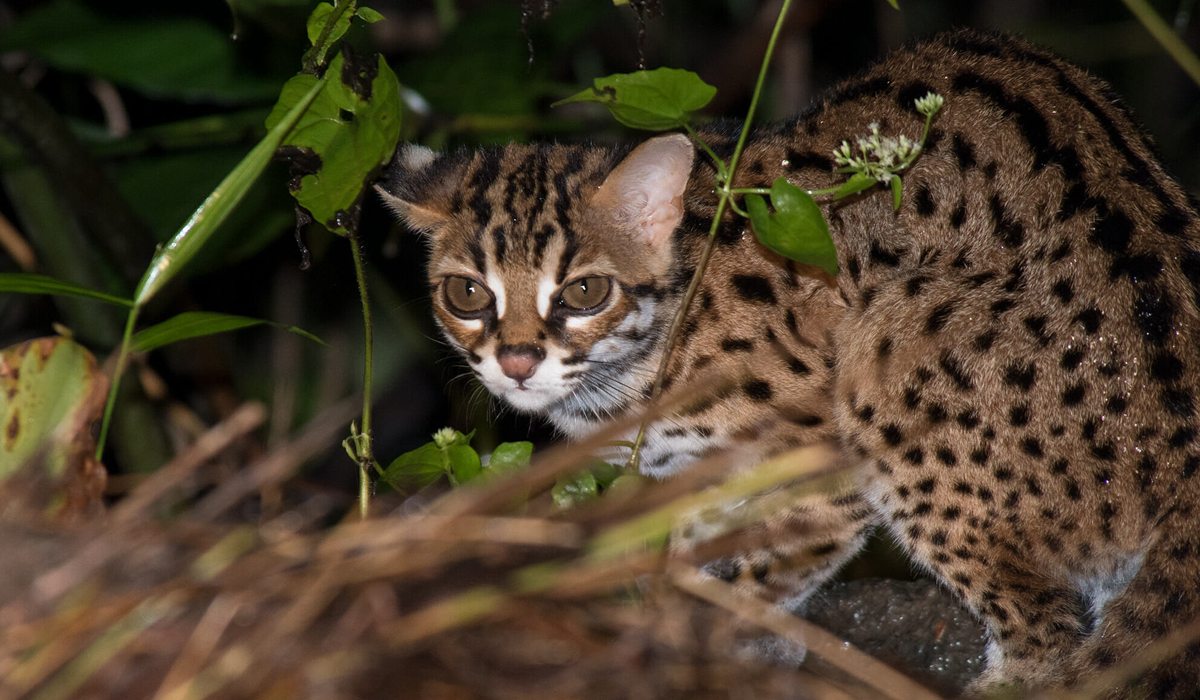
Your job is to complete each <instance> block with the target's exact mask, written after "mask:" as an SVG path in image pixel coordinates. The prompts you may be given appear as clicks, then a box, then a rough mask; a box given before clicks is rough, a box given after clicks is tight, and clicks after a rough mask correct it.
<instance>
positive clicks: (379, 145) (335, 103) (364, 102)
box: [267, 53, 401, 236]
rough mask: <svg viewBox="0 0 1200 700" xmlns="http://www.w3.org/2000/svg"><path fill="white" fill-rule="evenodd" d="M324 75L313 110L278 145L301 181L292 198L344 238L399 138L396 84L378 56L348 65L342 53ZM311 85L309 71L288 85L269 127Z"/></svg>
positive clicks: (386, 66)
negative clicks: (368, 185) (374, 175)
mask: <svg viewBox="0 0 1200 700" xmlns="http://www.w3.org/2000/svg"><path fill="white" fill-rule="evenodd" d="M325 76H326V77H325V78H324V79H323V80H324V81H325V82H324V86H323V88H322V89H321V91H320V94H319V95H318V96H317V98H316V99H315V100H314V101H313V103H312V108H311V109H310V110H308V111H307V112H306V113H305V114H304V116H303V117H302V118H301V119H300V120H299V122H298V123H297V124H296V126H295V129H293V130H292V131H291V132H290V133H289V134H288V136H287V139H286V141H285V142H284V144H283V145H284V146H286V147H288V148H287V149H285V154H287V155H288V156H289V157H290V158H291V159H292V165H293V172H294V173H295V174H297V175H301V176H302V177H300V180H299V182H300V185H299V188H298V189H295V190H294V191H293V192H292V196H293V197H295V198H296V201H297V202H298V203H299V204H300V206H302V207H304V208H305V209H307V210H308V211H309V213H311V214H312V216H313V219H315V220H316V221H318V222H320V223H321V224H322V225H324V226H325V228H327V229H329V230H330V231H332V232H334V233H336V234H339V235H342V236H345V235H349V233H350V229H349V228H348V227H350V226H352V225H353V223H354V221H355V220H356V217H355V216H353V215H352V214H351V212H353V211H355V209H356V207H357V206H358V203H359V200H360V198H361V196H362V193H363V189H364V188H365V186H366V182H367V181H368V179H369V178H370V176H371V174H372V173H373V172H374V171H375V170H376V169H377V168H379V167H381V166H383V165H384V164H386V163H387V162H388V161H389V160H391V157H392V154H393V152H394V151H395V150H396V143H397V142H398V141H399V139H400V115H401V106H400V83H399V82H398V81H397V80H396V76H395V74H394V73H392V70H391V69H390V68H389V67H388V65H387V62H386V61H384V60H383V58H382V57H377V58H375V59H369V58H364V59H361V60H360V61H359V62H358V63H357V64H355V65H353V66H347V65H346V62H345V57H344V55H343V54H341V53H339V54H338V55H337V56H336V57H335V58H334V59H333V61H332V62H331V63H330V64H329V69H328V70H327V71H326V73H325ZM347 80H349V81H350V82H349V83H347V82H346V81H347ZM316 83H317V79H316V78H315V77H314V76H312V75H308V74H300V75H297V76H295V77H293V78H292V79H291V80H289V81H288V82H287V84H286V85H284V87H283V91H282V92H281V93H280V96H279V101H278V102H277V103H276V105H275V108H274V109H273V110H271V114H270V116H268V117H267V126H268V128H271V127H272V126H273V125H275V124H277V123H278V122H279V120H280V119H282V118H283V115H284V114H285V113H286V112H287V111H288V109H289V108H290V107H291V105H292V103H293V102H294V100H295V99H296V96H297V95H301V94H308V92H309V91H311V90H312V89H315V85H316ZM297 168H298V170H297Z"/></svg>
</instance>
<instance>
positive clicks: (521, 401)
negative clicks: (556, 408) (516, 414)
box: [493, 388, 562, 413]
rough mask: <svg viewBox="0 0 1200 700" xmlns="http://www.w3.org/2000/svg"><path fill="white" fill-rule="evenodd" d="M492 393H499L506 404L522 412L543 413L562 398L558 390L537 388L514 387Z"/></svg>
mask: <svg viewBox="0 0 1200 700" xmlns="http://www.w3.org/2000/svg"><path fill="white" fill-rule="evenodd" d="M493 393H497V394H499V395H500V397H501V398H503V399H504V401H505V402H506V403H508V405H510V406H512V407H513V408H515V409H517V410H518V411H520V412H522V413H545V412H546V410H547V409H548V408H550V407H551V406H553V405H554V403H555V402H557V401H558V400H559V399H561V398H562V396H561V395H560V394H559V392H552V391H547V390H545V389H537V388H526V389H516V388H514V389H508V390H507V391H504V392H493Z"/></svg>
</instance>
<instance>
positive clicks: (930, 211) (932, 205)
mask: <svg viewBox="0 0 1200 700" xmlns="http://www.w3.org/2000/svg"><path fill="white" fill-rule="evenodd" d="M913 200H914V201H915V202H916V204H917V214H919V215H920V216H922V217H926V218H928V217H930V216H933V215H934V213H935V212H936V211H937V202H935V201H933V195H932V194H930V193H929V188H928V187H926V186H925V185H923V184H922V185H921V186H919V187H918V188H917V193H916V194H915V195H914V196H913Z"/></svg>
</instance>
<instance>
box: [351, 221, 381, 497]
mask: <svg viewBox="0 0 1200 700" xmlns="http://www.w3.org/2000/svg"><path fill="white" fill-rule="evenodd" d="M349 238H350V250H351V254H352V256H353V258H354V277H355V278H356V279H357V280H358V296H359V298H360V299H361V300H362V314H363V346H364V347H363V407H362V433H360V434H352V435H351V440H354V441H355V445H354V447H355V450H354V454H355V459H356V460H357V461H358V514H359V517H361V518H362V519H363V520H366V519H367V512H368V511H369V509H370V505H371V467H372V466H374V465H375V455H374V453H373V451H372V448H371V368H372V366H373V365H374V357H373V352H372V345H373V338H374V331H373V330H372V327H371V298H370V295H369V294H368V293H367V278H366V275H365V273H364V271H363V254H362V246H361V245H359V241H358V233H357V232H356V231H354V230H351V232H350V236H349Z"/></svg>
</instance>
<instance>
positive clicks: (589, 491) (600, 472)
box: [550, 460, 636, 509]
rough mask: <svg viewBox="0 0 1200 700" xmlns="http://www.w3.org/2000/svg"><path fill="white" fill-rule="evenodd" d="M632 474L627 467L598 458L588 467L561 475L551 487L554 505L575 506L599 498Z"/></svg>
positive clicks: (562, 506) (561, 506) (564, 507)
mask: <svg viewBox="0 0 1200 700" xmlns="http://www.w3.org/2000/svg"><path fill="white" fill-rule="evenodd" d="M631 476H632V475H631V472H630V471H629V470H627V469H623V468H621V467H618V466H614V465H612V464H609V463H607V462H601V461H599V460H597V461H596V462H595V463H593V464H592V465H591V466H590V467H588V468H587V469H583V470H580V471H579V472H576V473H575V474H571V475H566V476H560V477H559V478H558V481H557V482H556V483H555V484H554V488H553V489H551V491H550V496H551V498H553V499H554V505H556V506H558V507H559V508H563V509H567V508H574V507H575V506H578V505H580V504H583V503H587V502H588V501H591V500H595V499H596V498H599V497H600V496H601V495H602V494H605V493H607V492H609V491H610V490H611V489H613V488H614V487H615V484H616V483H617V482H618V481H620V480H621V479H629V478H630V477H631ZM634 478H636V477H634Z"/></svg>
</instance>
